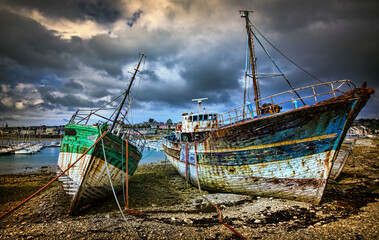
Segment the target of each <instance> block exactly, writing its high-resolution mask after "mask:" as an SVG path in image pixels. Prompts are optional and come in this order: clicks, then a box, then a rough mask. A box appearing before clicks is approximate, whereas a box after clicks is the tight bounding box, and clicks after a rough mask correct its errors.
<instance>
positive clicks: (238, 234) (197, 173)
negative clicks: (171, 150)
mask: <svg viewBox="0 0 379 240" xmlns="http://www.w3.org/2000/svg"><path fill="white" fill-rule="evenodd" d="M193 148H194V154H195V166H196V178H197V186H198V188H199V191H200V195H201V196H202V197H203V198H204V199H205V200H207V201H208V202H209V203H210V204H211V205H212V206H213V207H214V208H216V210H217V212H218V215H219V221H220V223H222V224H223V225H224V226H225V227H227V228H229V229H230V230H231V231H232V232H233V233H235V234H236V235H237V236H238V237H239V238H241V239H243V240H246V238H245V237H244V236H242V234H241V233H239V232H237V230H235V229H234V228H232V227H231V226H229V225H228V224H227V223H226V222H224V220H223V217H222V212H221V210H220V209H219V208H218V207H217V206H216V204H214V203H213V202H212V201H211V200H209V199H208V198H206V197H205V196H204V194H203V192H202V191H201V187H200V180H199V172H198V164H197V154H196V142H194V145H193Z"/></svg>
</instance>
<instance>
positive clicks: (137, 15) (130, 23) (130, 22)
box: [126, 10, 143, 27]
mask: <svg viewBox="0 0 379 240" xmlns="http://www.w3.org/2000/svg"><path fill="white" fill-rule="evenodd" d="M142 13H143V12H142V11H141V10H138V11H137V12H135V13H133V17H131V18H127V22H126V24H128V26H129V27H133V24H134V23H136V22H137V20H138V19H139V18H140V15H141V14H142Z"/></svg>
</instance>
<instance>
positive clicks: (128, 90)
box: [110, 53, 145, 132]
mask: <svg viewBox="0 0 379 240" xmlns="http://www.w3.org/2000/svg"><path fill="white" fill-rule="evenodd" d="M144 56H145V54H143V53H142V55H141V58H140V59H139V61H138V64H137V67H136V68H135V69H134V70H135V71H134V74H133V76H132V79H131V80H130V83H129V86H128V88H127V89H126V90H125V92H124V98H123V99H122V101H121V103H120V106H119V107H118V110H117V113H116V116H115V118H114V120H113V124H112V127H111V130H110V132H112V131H113V128H114V127H115V125H116V122H117V119H118V116H119V115H120V112H121V110H122V107H123V106H124V103H125V100H126V98H127V96H128V95H129V92H130V88H131V87H132V85H133V82H134V79H135V78H136V75H137V72H138V69H139V66H140V64H141V61H142V58H143V57H144Z"/></svg>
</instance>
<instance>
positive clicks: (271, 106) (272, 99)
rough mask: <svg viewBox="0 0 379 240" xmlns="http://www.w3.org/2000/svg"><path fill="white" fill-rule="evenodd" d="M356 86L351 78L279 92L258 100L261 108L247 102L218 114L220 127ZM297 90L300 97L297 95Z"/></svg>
mask: <svg viewBox="0 0 379 240" xmlns="http://www.w3.org/2000/svg"><path fill="white" fill-rule="evenodd" d="M354 88H355V86H354V84H353V83H352V82H351V81H350V80H338V81H333V82H327V83H320V84H315V85H312V86H307V87H302V88H297V89H294V90H289V91H286V92H282V93H278V94H275V95H272V96H269V97H265V98H262V99H260V100H258V103H259V104H258V105H259V106H260V107H259V109H257V108H256V101H255V102H247V103H246V104H245V105H243V106H241V107H238V108H235V109H233V110H230V111H228V112H225V113H222V114H219V115H217V123H218V127H223V126H227V125H231V124H236V123H240V122H243V121H245V120H249V119H253V118H261V117H266V116H268V115H274V114H279V113H283V112H286V111H290V110H293V109H297V108H301V107H304V104H303V103H305V104H306V105H308V106H309V105H314V104H317V103H319V102H321V101H324V100H326V99H330V98H333V97H337V96H339V95H341V94H343V93H344V92H346V91H349V90H352V89H354ZM295 91H296V92H297V93H298V94H299V96H300V98H299V97H297V95H296V93H295Z"/></svg>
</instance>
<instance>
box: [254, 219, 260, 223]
mask: <svg viewBox="0 0 379 240" xmlns="http://www.w3.org/2000/svg"><path fill="white" fill-rule="evenodd" d="M254 223H262V220H260V219H255V220H254Z"/></svg>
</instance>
